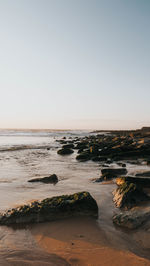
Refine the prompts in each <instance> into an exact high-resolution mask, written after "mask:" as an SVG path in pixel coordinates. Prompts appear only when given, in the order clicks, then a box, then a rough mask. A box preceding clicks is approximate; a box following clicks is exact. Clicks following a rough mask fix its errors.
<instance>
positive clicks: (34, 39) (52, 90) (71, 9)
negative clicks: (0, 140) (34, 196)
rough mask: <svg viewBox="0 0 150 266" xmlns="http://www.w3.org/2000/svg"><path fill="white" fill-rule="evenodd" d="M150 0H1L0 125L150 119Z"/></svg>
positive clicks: (141, 122)
mask: <svg viewBox="0 0 150 266" xmlns="http://www.w3.org/2000/svg"><path fill="white" fill-rule="evenodd" d="M149 14H150V1H148V0H144V1H140V0H133V1H130V0H126V1H124V0H113V1H112V0H76V1H70V0H63V1H62V0H56V1H54V0H22V1H20V0H13V1H11V0H0V35H1V42H0V58H1V60H0V73H1V79H0V90H1V97H0V128H10V129H12V128H13V129H14V128H20V129H56V130H58V129H60V130H61V129H62V130H63V129H66V128H69V129H71V130H72V129H79V130H80V129H85V130H108V129H138V128H141V127H143V126H150V105H149V99H150V75H149V73H150V52H149V47H150V34H149V28H150V16H149Z"/></svg>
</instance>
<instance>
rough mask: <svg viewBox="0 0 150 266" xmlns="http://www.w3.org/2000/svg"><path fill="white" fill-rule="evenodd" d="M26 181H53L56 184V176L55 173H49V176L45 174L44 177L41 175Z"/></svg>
mask: <svg viewBox="0 0 150 266" xmlns="http://www.w3.org/2000/svg"><path fill="white" fill-rule="evenodd" d="M28 182H32V183H33V182H43V183H46V184H48V183H53V184H56V183H57V182H58V177H57V175H55V174H53V175H50V176H46V177H42V178H33V179H30V180H28Z"/></svg>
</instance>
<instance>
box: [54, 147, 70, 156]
mask: <svg viewBox="0 0 150 266" xmlns="http://www.w3.org/2000/svg"><path fill="white" fill-rule="evenodd" d="M73 152H74V151H73V150H72V149H69V148H63V149H60V150H58V151H57V153H58V154H59V155H69V154H72V153H73Z"/></svg>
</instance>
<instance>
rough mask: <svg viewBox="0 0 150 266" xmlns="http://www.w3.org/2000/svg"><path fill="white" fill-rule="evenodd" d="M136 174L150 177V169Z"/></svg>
mask: <svg viewBox="0 0 150 266" xmlns="http://www.w3.org/2000/svg"><path fill="white" fill-rule="evenodd" d="M135 176H144V177H150V171H146V172H143V173H138V174H136V175H135Z"/></svg>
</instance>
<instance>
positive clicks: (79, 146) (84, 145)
mask: <svg viewBox="0 0 150 266" xmlns="http://www.w3.org/2000/svg"><path fill="white" fill-rule="evenodd" d="M87 148H88V142H87V141H86V142H84V141H83V142H79V143H77V145H76V149H83V150H84V149H87Z"/></svg>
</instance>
